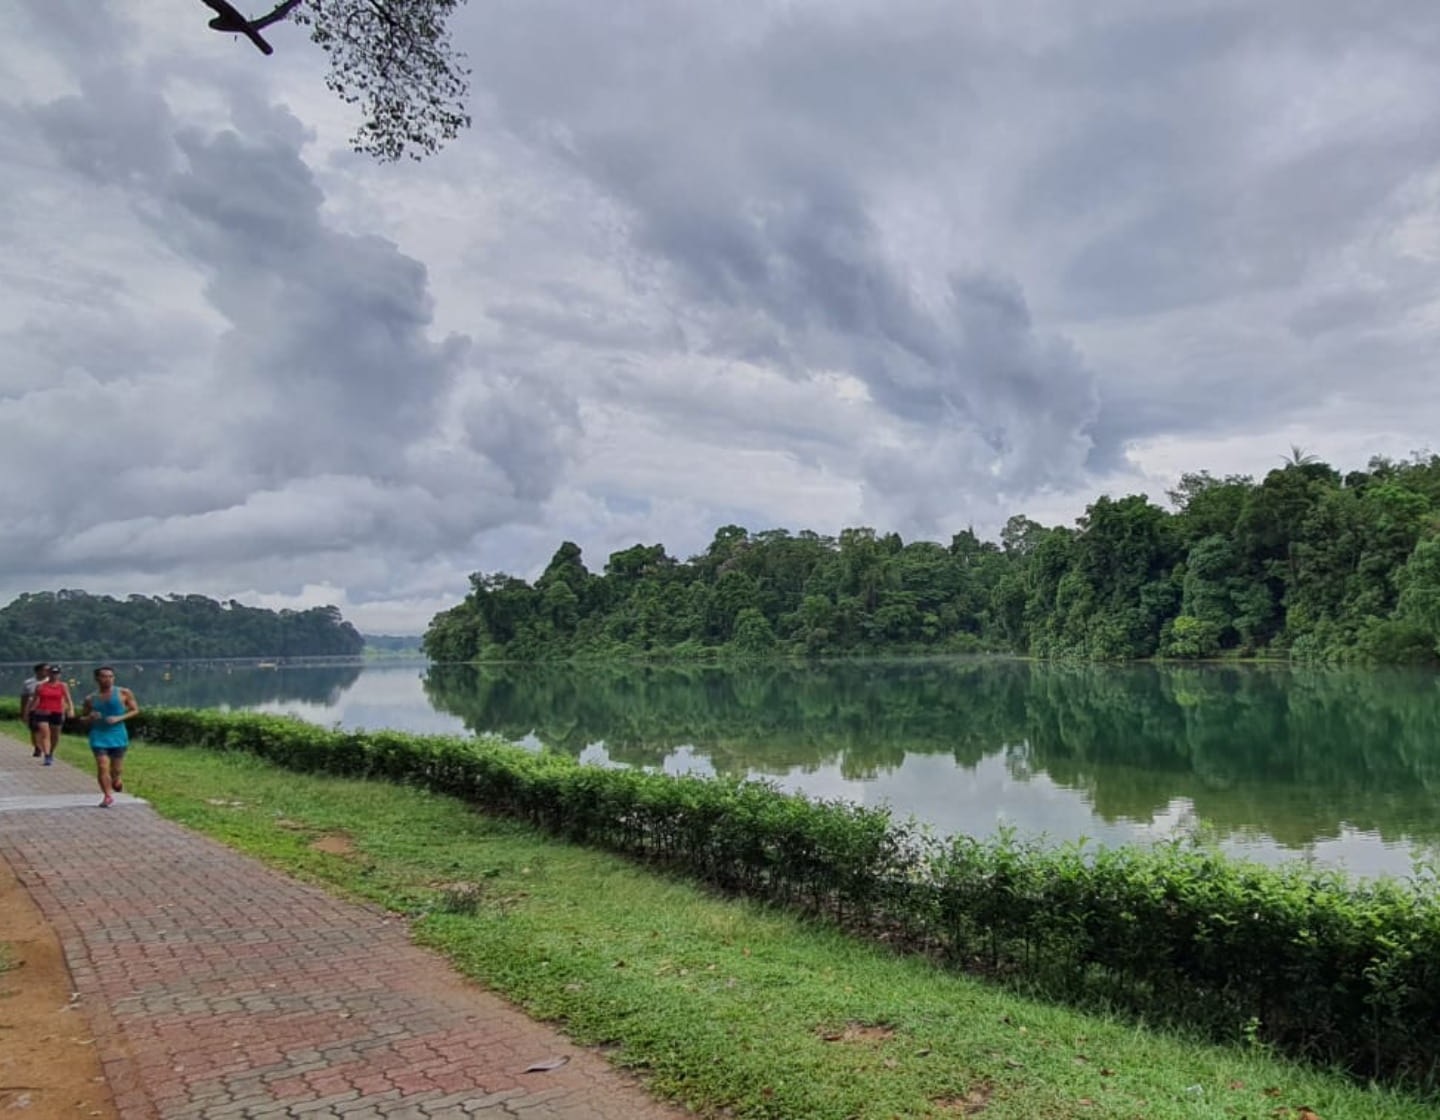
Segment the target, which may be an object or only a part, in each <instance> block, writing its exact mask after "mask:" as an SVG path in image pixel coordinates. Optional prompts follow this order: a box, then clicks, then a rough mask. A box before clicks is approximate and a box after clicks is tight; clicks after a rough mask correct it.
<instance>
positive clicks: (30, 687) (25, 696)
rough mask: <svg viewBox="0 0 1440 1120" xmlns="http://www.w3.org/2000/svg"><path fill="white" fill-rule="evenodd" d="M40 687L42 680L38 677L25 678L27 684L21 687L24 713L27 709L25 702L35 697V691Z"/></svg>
mask: <svg viewBox="0 0 1440 1120" xmlns="http://www.w3.org/2000/svg"><path fill="white" fill-rule="evenodd" d="M39 687H40V679H39V678H38V677H26V678H25V683H24V684H22V685H21V686H20V708H21V710H22V711H23V710H24V708H25V701H27V700H29V699H30V698H31V697H32V696H34V695H35V690H36V689H37V688H39Z"/></svg>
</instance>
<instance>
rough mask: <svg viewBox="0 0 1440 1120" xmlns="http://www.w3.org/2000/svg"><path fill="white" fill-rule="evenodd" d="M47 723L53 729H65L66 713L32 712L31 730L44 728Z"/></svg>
mask: <svg viewBox="0 0 1440 1120" xmlns="http://www.w3.org/2000/svg"><path fill="white" fill-rule="evenodd" d="M47 723H48V724H49V725H50V726H51V727H63V726H65V713H64V712H31V713H30V730H31V731H34V730H35V729H36V728H37V727H40V726H42V725H43V724H47Z"/></svg>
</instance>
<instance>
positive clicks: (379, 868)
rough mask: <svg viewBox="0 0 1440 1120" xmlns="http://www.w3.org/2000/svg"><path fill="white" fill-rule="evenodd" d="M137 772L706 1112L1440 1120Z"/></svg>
mask: <svg viewBox="0 0 1440 1120" xmlns="http://www.w3.org/2000/svg"><path fill="white" fill-rule="evenodd" d="M83 750H84V747H83V744H82V743H81V741H80V740H69V741H67V744H66V748H65V749H64V751H63V753H64V755H65V756H66V757H67V758H69V759H71V760H72V761H73V760H76V759H77V757H83V756H81V752H82V751H83ZM126 779H127V781H126V788H127V789H129V790H132V791H133V792H135V793H137V794H138V795H140V796H142V797H145V798H147V799H149V800H150V801H151V803H152V804H153V805H154V806H155V807H156V808H157V809H158V810H159V811H160V812H161V813H163V814H164V815H165V816H167V817H170V818H172V819H174V820H177V821H180V822H182V823H184V824H186V825H188V826H190V827H192V828H195V829H198V830H200V831H202V832H205V833H207V834H209V835H211V836H214V837H216V838H217V839H219V840H221V841H223V842H224V843H226V844H228V845H230V846H232V847H234V848H237V849H239V850H241V851H244V852H247V853H249V854H251V855H254V856H257V857H259V858H260V859H263V860H265V861H266V862H268V863H270V864H272V865H274V866H276V867H279V868H281V869H283V870H285V871H287V872H290V873H292V874H295V875H297V876H300V877H302V878H306V879H309V880H312V881H317V882H320V883H323V884H326V885H328V886H330V887H332V888H334V889H336V890H337V891H340V892H343V893H348V894H351V895H355V896H360V897H363V898H366V899H369V900H372V901H375V902H379V903H381V904H383V905H385V906H387V907H390V908H392V909H394V910H400V911H405V912H407V913H411V914H413V915H416V921H415V924H414V931H415V936H416V937H417V938H418V939H419V940H420V941H421V942H423V943H425V944H428V945H431V946H433V947H435V948H436V949H438V950H440V951H441V952H443V953H445V954H447V955H448V956H449V957H450V958H451V959H452V960H453V961H454V962H455V965H456V967H457V968H458V969H460V970H461V971H462V972H464V973H466V974H467V975H469V976H472V977H474V978H475V979H476V980H478V981H480V982H481V983H483V984H485V985H486V986H488V987H490V988H492V989H494V990H496V991H499V992H502V993H504V994H505V995H507V996H508V997H509V998H510V999H512V1000H513V1001H514V1002H515V1003H517V1004H519V1005H521V1006H522V1007H524V1008H525V1009H526V1010H527V1011H529V1012H530V1013H531V1014H532V1015H534V1016H535V1017H537V1018H540V1019H546V1020H552V1021H555V1022H557V1023H561V1024H563V1025H564V1029H565V1030H566V1031H567V1032H568V1033H569V1034H570V1035H571V1036H572V1037H574V1038H575V1039H576V1040H578V1041H581V1042H587V1043H595V1044H602V1045H603V1046H604V1047H605V1048H606V1051H607V1053H608V1055H609V1057H610V1060H611V1061H613V1062H614V1063H616V1064H617V1065H621V1066H627V1067H630V1068H633V1069H635V1070H637V1071H638V1072H639V1073H640V1074H641V1076H642V1077H643V1078H644V1079H645V1080H646V1082H647V1083H648V1084H649V1085H650V1086H651V1087H652V1088H653V1089H654V1090H655V1091H656V1092H658V1093H660V1094H663V1095H665V1096H668V1097H672V1098H674V1099H676V1100H679V1101H682V1102H684V1103H686V1104H688V1105H690V1106H691V1107H693V1108H695V1109H696V1110H698V1111H700V1112H702V1113H704V1112H709V1113H714V1114H721V1115H727V1116H739V1117H776V1118H785V1120H801V1118H811V1117H814V1118H822V1117H824V1118H831V1117H833V1118H835V1120H845V1118H861V1117H864V1118H875V1120H886V1118H890V1117H926V1116H931V1117H954V1116H969V1115H983V1116H984V1117H985V1120H1044V1118H1061V1117H1087V1118H1088V1117H1095V1118H1099V1117H1115V1118H1127V1120H1128V1118H1135V1117H1144V1118H1146V1120H1170V1118H1178V1117H1185V1118H1194V1120H1201V1118H1203V1120H1213V1118H1217V1117H1249V1118H1253V1120H1261V1118H1282V1117H1289V1118H1293V1120H1315V1118H1317V1117H1318V1118H1319V1120H1369V1118H1376V1120H1379V1118H1387V1120H1389V1118H1396V1120H1398V1118H1416V1120H1418V1118H1421V1117H1427V1118H1434V1117H1440V1106H1437V1105H1434V1104H1429V1103H1425V1102H1422V1101H1419V1100H1416V1099H1414V1098H1409V1097H1406V1096H1404V1095H1402V1094H1398V1093H1394V1092H1389V1091H1383V1090H1367V1089H1365V1088H1363V1087H1359V1086H1356V1085H1354V1084H1351V1083H1348V1082H1346V1081H1345V1080H1343V1079H1341V1078H1339V1077H1336V1076H1331V1075H1328V1074H1325V1073H1322V1072H1317V1071H1314V1070H1308V1069H1305V1068H1302V1067H1299V1066H1296V1065H1293V1064H1289V1063H1286V1062H1281V1061H1276V1060H1273V1059H1271V1058H1270V1057H1269V1056H1267V1055H1266V1054H1264V1053H1259V1052H1255V1051H1253V1050H1247V1049H1246V1048H1245V1047H1243V1046H1242V1045H1240V1044H1238V1043H1237V1045H1235V1046H1234V1047H1228V1048H1227V1047H1217V1046H1212V1045H1205V1044H1200V1043H1192V1042H1188V1041H1186V1040H1184V1039H1181V1038H1177V1037H1176V1036H1174V1035H1171V1034H1165V1033H1161V1032H1153V1031H1149V1030H1146V1029H1143V1028H1139V1027H1136V1026H1135V1025H1133V1024H1125V1023H1122V1022H1117V1021H1111V1020H1107V1019H1103V1018H1100V1017H1096V1016H1091V1015H1084V1014H1080V1013H1077V1012H1075V1011H1072V1010H1068V1009H1065V1008H1059V1007H1052V1006H1047V1005H1042V1004H1039V1003H1035V1002H1032V1001H1029V1000H1026V999H1022V998H1018V997H1016V996H1014V995H1011V994H1008V993H1005V992H1003V991H1001V990H998V989H996V988H994V987H992V986H989V985H987V984H985V983H983V982H980V981H977V980H975V979H972V978H969V977H964V976H959V975H954V974H950V973H947V972H944V971H941V970H939V969H937V968H935V967H933V966H931V965H930V964H928V963H927V962H925V961H923V960H918V959H914V958H904V957H897V956H894V955H891V954H889V953H887V952H886V951H884V950H883V949H880V948H877V947H873V946H870V945H866V944H863V943H860V942H857V941H854V940H852V939H849V938H847V937H844V936H841V935H839V934H837V933H834V932H831V931H829V930H826V929H824V928H820V927H817V926H813V925H810V924H807V923H805V922H803V921H800V920H798V919H796V918H794V917H791V916H789V915H786V914H783V913H778V912H775V911H773V910H766V909H763V908H760V907H757V906H753V905H749V904H746V903H743V902H736V901H729V900H723V899H717V898H714V897H711V896H708V895H707V894H705V893H704V892H703V891H701V890H699V889H697V888H694V887H692V886H689V885H688V884H685V883H681V882H676V881H673V880H670V879H667V878H666V877H663V876H661V875H657V874H654V873H652V872H649V871H646V870H644V869H643V868H639V867H636V866H633V865H631V864H628V863H626V862H624V861H622V860H619V859H616V858H613V857H611V856H609V855H606V854H604V853H598V852H594V851H589V850H586V849H583V848H577V847H573V846H569V845H566V844H563V843H559V842H557V841H555V840H553V839H550V838H548V837H544V836H541V835H537V834H536V833H534V832H533V831H531V830H530V829H528V828H525V827H522V826H519V825H516V824H514V823H511V822H508V821H497V820H493V819H490V818H487V817H484V816H482V815H480V814H478V813H475V812H473V811H471V810H469V809H467V808H466V807H465V806H464V805H462V804H460V803H459V802H456V801H453V800H450V799H447V798H443V797H438V796H435V795H433V794H428V793H425V792H421V791H417V790H413V789H407V788H402V787H396V786H390V785H383V784H378V783H371V782H357V781H345V780H339V779H335V778H328V777H313V776H308V775H301V774H295V773H292V772H289V771H284V770H280V769H277V768H275V767H273V766H270V765H268V764H266V763H263V762H261V761H259V760H257V759H255V758H252V757H249V756H242V755H221V754H214V753H210V752H207V751H202V750H182V749H175V748H167V747H158V746H150V745H148V744H142V745H141V746H140V747H138V748H137V749H135V750H133V751H132V752H131V756H130V759H129V760H128V762H127V766H126ZM1236 1034H1237V1038H1238V1036H1239V1034H1240V1024H1238V1023H1237V1024H1236Z"/></svg>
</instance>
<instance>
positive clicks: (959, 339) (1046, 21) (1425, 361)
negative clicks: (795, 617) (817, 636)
mask: <svg viewBox="0 0 1440 1120" xmlns="http://www.w3.org/2000/svg"><path fill="white" fill-rule="evenodd" d="M18 5H19V8H18V11H12V12H8V13H7V21H6V32H7V33H6V35H5V37H4V38H3V40H0V478H3V479H5V480H6V482H5V485H4V486H3V488H0V602H6V601H9V599H11V598H13V597H14V596H15V595H18V594H20V593H22V592H26V591H41V590H54V589H58V588H62V587H68V588H83V589H85V590H88V591H91V592H93V593H97V594H100V593H105V594H116V595H126V594H132V593H138V594H165V593H169V592H183V593H198V594H205V595H211V596H213V597H216V598H219V599H230V598H235V599H239V600H240V601H242V602H247V603H252V604H256V605H261V606H269V607H276V608H280V607H295V608H303V607H309V606H313V605H317V604H323V603H334V604H336V605H337V606H339V607H340V608H341V609H342V611H343V612H344V614H345V616H346V617H347V618H348V619H350V620H351V621H353V622H354V623H355V624H356V625H357V626H358V627H359V628H360V629H361V630H364V631H367V632H373V633H418V632H420V631H422V630H423V629H424V627H425V625H426V623H427V622H428V621H429V619H430V618H431V617H432V616H433V614H434V613H435V612H436V611H438V610H441V609H444V608H447V607H449V606H451V605H453V604H454V603H456V602H458V601H459V600H460V598H461V597H462V596H463V595H464V594H465V592H466V590H467V588H468V580H467V577H468V575H469V574H470V573H472V572H477V571H483V572H494V571H502V570H503V571H507V572H512V573H515V574H518V575H521V576H525V577H527V578H528V577H533V576H535V575H537V574H538V573H539V572H540V571H541V570H543V568H544V566H545V564H546V562H547V561H548V560H549V558H550V556H551V555H552V554H553V553H554V552H555V550H556V548H557V547H558V546H559V545H560V543H561V542H562V541H564V540H571V541H574V542H576V543H577V544H579V545H580V546H581V547H582V549H583V550H584V557H585V561H586V563H587V564H588V566H589V567H590V568H591V569H592V570H599V569H600V568H601V567H602V566H603V564H604V562H605V559H606V557H607V556H608V555H609V554H610V553H611V552H613V551H616V550H619V549H622V548H627V547H629V546H630V545H632V544H635V543H637V542H643V543H646V544H653V543H656V542H661V543H664V544H665V545H666V547H667V549H668V550H669V552H670V553H671V555H674V556H677V557H680V558H685V557H688V556H690V555H693V554H695V553H697V552H700V551H702V550H703V549H704V547H705V546H706V545H707V544H708V543H709V541H710V540H711V538H712V537H713V535H714V532H715V530H716V529H717V528H719V527H720V526H723V525H727V524H739V525H743V526H745V527H746V528H748V529H750V530H752V531H760V530H764V529H773V528H783V529H789V530H791V531H798V530H801V529H812V530H814V531H816V532H820V533H826V534H837V533H838V532H839V531H840V530H841V529H842V528H845V527H848V526H856V525H868V526H872V527H874V528H876V529H877V530H880V531H884V532H889V531H896V532H899V533H901V534H902V536H904V537H905V538H906V539H907V540H908V539H917V538H918V539H929V540H939V541H942V542H944V541H948V540H949V537H950V535H951V534H952V533H954V532H956V531H959V530H961V529H964V528H966V527H970V526H973V527H974V528H975V530H976V531H977V532H979V533H980V534H981V535H982V536H987V537H992V538H993V537H994V535H995V534H996V533H997V532H998V529H999V527H1000V526H1001V525H1002V524H1003V523H1004V521H1005V519H1006V518H1007V517H1009V516H1010V515H1012V514H1017V513H1023V514H1027V515H1029V516H1031V517H1033V518H1035V519H1037V520H1040V521H1043V522H1046V523H1048V524H1060V523H1067V524H1068V523H1070V522H1071V521H1072V520H1073V519H1074V518H1075V517H1077V516H1079V515H1080V514H1081V513H1082V512H1083V510H1084V508H1085V506H1086V505H1087V504H1088V503H1089V502H1090V501H1092V500H1094V498H1095V497H1096V496H1098V495H1099V494H1101V493H1109V494H1112V495H1115V496H1119V495H1122V494H1129V493H1146V494H1149V495H1150V497H1151V498H1152V499H1153V500H1156V501H1159V502H1163V501H1164V500H1165V499H1164V494H1165V491H1166V490H1167V489H1169V488H1172V487H1173V486H1174V485H1175V483H1176V481H1177V480H1178V478H1179V476H1180V474H1181V473H1182V472H1185V471H1194V470H1202V469H1203V470H1210V471H1212V472H1214V473H1216V474H1228V473H1242V474H1252V475H1255V476H1257V477H1260V476H1263V475H1264V473H1265V472H1266V471H1268V470H1270V469H1273V468H1274V467H1276V466H1279V465H1280V463H1281V460H1282V457H1283V456H1285V455H1286V454H1287V453H1289V451H1290V449H1291V448H1292V447H1297V446H1298V447H1300V448H1302V449H1303V450H1305V451H1306V452H1309V453H1312V454H1316V455H1318V456H1319V457H1321V458H1322V459H1325V460H1327V461H1329V462H1331V463H1332V464H1333V465H1336V466H1337V467H1340V468H1341V469H1352V468H1358V467H1363V466H1364V465H1365V463H1366V462H1367V460H1368V459H1369V458H1370V457H1371V456H1373V455H1387V456H1390V457H1394V458H1403V457H1406V456H1408V455H1410V454H1411V453H1413V452H1417V451H1424V452H1428V451H1430V450H1432V449H1433V447H1434V443H1435V439H1434V434H1433V433H1435V432H1436V431H1437V429H1440V378H1437V377H1436V376H1434V373H1433V369H1432V367H1433V365H1434V363H1435V355H1436V354H1437V353H1440V346H1437V342H1440V337H1437V336H1440V267H1437V266H1440V62H1437V59H1440V6H1437V5H1435V4H1434V3H1433V2H1431V0H1387V2H1386V3H1385V4H1380V5H1357V4H1353V3H1341V2H1339V0H1272V2H1270V3H1267V4H1263V5H1256V4H1252V3H1242V2H1231V0H1168V2H1167V3H1165V4H1156V3H1154V2H1153V0H1095V2H1093V3H1087V4H1083V5H1082V4H1075V3H1071V2H1069V0H1003V2H1000V0H973V2H971V3H967V4H963V5H961V4H954V3H951V2H947V0H870V2H852V0H754V2H752V3H747V4H743V5H741V4H734V3H730V2H722V0H687V2H686V3H683V4H676V3H674V2H673V0H617V2H615V3H610V4H596V3H594V2H593V0H523V2H521V0H470V2H469V3H468V4H467V5H465V6H464V7H463V8H462V9H461V10H460V12H459V13H458V14H457V15H456V17H455V18H454V21H453V34H454V39H455V42H456V44H457V45H458V46H459V47H461V48H462V49H463V50H465V51H466V53H467V55H468V59H469V62H468V64H469V66H470V68H471V71H472V74H471V96H470V109H471V113H472V116H473V118H474V123H473V126H472V128H471V129H470V130H469V131H467V132H466V133H464V134H462V136H461V137H460V138H459V139H457V140H456V141H455V142H453V143H452V144H451V145H450V146H449V147H447V148H446V149H445V150H444V151H443V152H442V153H441V154H439V155H438V156H436V157H433V158H431V159H428V160H426V161H424V162H420V163H414V162H411V161H402V162H400V163H395V164H380V163H376V162H374V161H373V160H370V159H368V158H366V157H364V156H360V155H357V154H355V153H353V152H352V151H351V150H350V148H349V143H348V140H349V137H350V135H351V133H352V132H353V129H354V127H355V124H356V118H355V116H354V113H353V110H352V109H351V108H350V107H348V106H346V105H344V104H342V103H341V102H340V101H339V100H338V99H336V98H335V97H334V96H333V95H332V94H331V93H330V92H329V91H328V90H327V89H326V88H325V84H324V77H325V61H324V56H323V55H322V54H321V52H320V51H319V50H318V48H316V47H314V46H313V45H312V44H310V43H309V41H308V40H307V38H306V37H305V34H304V32H303V31H302V30H301V29H300V28H298V27H296V26H294V25H278V26H276V27H273V28H271V29H270V30H269V31H268V32H267V37H268V38H269V39H270V41H271V42H272V43H273V44H274V46H275V48H276V53H275V54H274V55H273V56H271V57H264V56H262V55H260V54H259V53H258V52H257V51H255V50H254V49H253V48H252V47H251V46H250V45H249V44H248V43H246V42H245V41H244V40H239V39H235V38H233V37H231V36H228V35H221V34H217V33H215V32H213V31H210V30H209V29H208V28H207V27H206V26H205V24H206V20H207V19H208V18H209V16H210V14H211V13H210V12H209V10H208V9H207V8H205V7H204V6H203V5H202V4H201V3H200V2H199V0H165V2H164V3H157V2H155V0H18ZM266 6H267V5H264V4H261V5H260V7H266Z"/></svg>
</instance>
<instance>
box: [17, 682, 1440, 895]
mask: <svg viewBox="0 0 1440 1120" xmlns="http://www.w3.org/2000/svg"><path fill="white" fill-rule="evenodd" d="M117 668H118V669H119V670H120V677H121V683H123V684H127V685H129V686H130V687H132V688H134V689H135V691H136V693H137V695H138V696H139V699H140V702H141V705H142V706H143V705H145V704H157V705H158V704H164V705H176V706H194V707H224V708H243V709H254V710H259V711H268V712H283V713H289V714H292V715H296V716H299V717H301V718H303V719H307V720H311V721H313V722H316V723H319V724H323V725H332V724H338V725H341V726H344V727H349V728H355V727H365V728H382V727H383V728H394V729H398V730H405V731H414V732H424V733H444V734H471V733H483V732H493V733H496V734H499V735H501V736H504V737H505V738H507V739H511V740H515V741H520V742H524V743H527V744H531V745H536V744H540V743H543V744H545V745H547V746H549V747H551V748H553V749H556V750H560V751H563V752H565V753H567V754H570V755H572V756H574V757H576V758H579V759H581V760H582V761H585V762H590V763H595V764H599V765H618V766H639V767H647V768H653V769H660V770H664V771H667V772H671V773H683V772H691V773H717V772H718V773H725V774H731V775H750V776H754V777H761V778H766V779H768V780H770V781H773V782H774V783H776V784H777V785H779V786H781V787H783V788H786V789H792V790H801V791H804V792H805V793H806V794H808V795H810V796H814V797H822V798H847V799H850V800H854V801H860V802H865V803H868V804H880V803H885V804H888V805H890V806H891V807H892V808H893V809H894V811H895V812H896V813H897V814H898V815H900V816H910V815H914V816H915V817H916V818H918V819H919V820H921V821H924V822H926V823H928V824H930V825H932V826H934V827H935V828H936V829H938V830H940V831H942V832H970V833H975V834H980V835H984V834H988V833H991V832H993V831H994V830H996V829H997V828H1003V827H1011V828H1014V829H1016V830H1017V831H1018V832H1019V833H1021V834H1024V835H1038V834H1044V835H1045V836H1047V837H1049V838H1052V839H1057V840H1069V839H1075V838H1078V837H1081V836H1086V837H1090V838H1092V839H1093V840H1095V841H1097V842H1100V843H1104V844H1115V843H1123V842H1126V841H1133V840H1141V841H1144V840H1163V839H1169V838H1175V837H1182V836H1187V835H1190V834H1193V833H1196V832H1199V833H1201V834H1203V835H1205V836H1207V837H1209V838H1211V839H1212V840H1213V841H1215V842H1216V843H1219V844H1220V845H1221V846H1222V847H1224V848H1225V849H1227V850H1229V851H1232V852H1235V853H1238V854H1245V855H1249V856H1252V857H1255V858H1259V859H1262V860H1265V861H1266V862H1278V861H1281V860H1285V859H1296V858H1299V859H1308V860H1312V861H1315V862H1317V863H1320V864H1324V865H1334V866H1343V867H1346V868H1348V869H1349V870H1351V871H1354V872H1357V873H1360V874H1374V873H1378V872H1387V873H1391V874H1396V875H1405V874H1408V873H1409V872H1410V871H1411V868H1412V865H1413V863H1414V861H1416V860H1427V861H1428V860H1433V859H1436V857H1437V853H1440V675H1437V674H1436V673H1434V672H1430V671H1410V670H1319V669H1297V668H1291V667H1288V666H1273V667H1272V666H1210V665H1206V666H1199V667H1188V668H1187V667H1170V666H1156V665H1139V666H1123V667H1113V666H1056V665H1047V664H1035V663H1029V662H1023V661H1014V660H1002V659H976V658H947V659H939V658H937V659H907V660H886V661H845V662H830V663H823V664H792V663H778V664H765V665H758V666H744V667H698V666H677V665H636V664H623V665H613V664H612V665H603V666H570V665H566V666H522V665H500V666H485V667H478V668H477V667H471V666H440V665H415V664H403V665H402V664H383V663H382V664H367V665H360V664H347V665H315V666H303V667H288V666H282V667H281V668H278V669H272V668H255V667H253V666H235V665H231V666H224V665H220V666H216V665H189V664H184V663H176V664H172V665H169V666H160V665H154V664H148V665H145V666H126V665H121V666H117ZM88 670H89V666H84V665H76V666H73V667H69V668H67V675H71V676H75V677H76V678H78V679H79V680H80V681H82V682H84V681H87V680H88ZM4 674H5V676H6V678H7V679H8V678H10V677H13V678H14V679H13V682H9V685H8V686H9V687H10V691H11V692H12V694H13V693H14V692H15V691H17V690H18V686H19V682H20V679H21V677H23V676H24V675H25V673H24V672H23V671H22V670H20V669H19V668H17V667H10V668H8V669H6V670H4ZM84 691H85V687H84V686H83V684H82V685H81V686H78V687H77V688H76V692H77V699H78V697H79V696H80V695H83V693H84Z"/></svg>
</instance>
